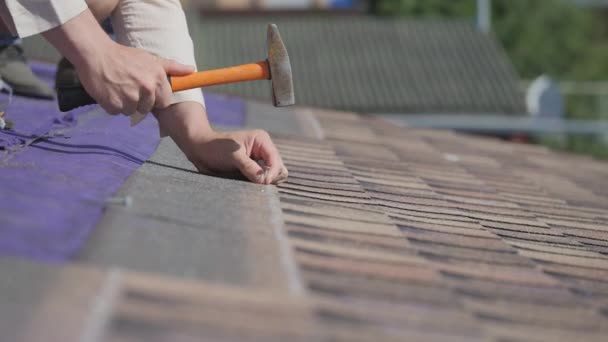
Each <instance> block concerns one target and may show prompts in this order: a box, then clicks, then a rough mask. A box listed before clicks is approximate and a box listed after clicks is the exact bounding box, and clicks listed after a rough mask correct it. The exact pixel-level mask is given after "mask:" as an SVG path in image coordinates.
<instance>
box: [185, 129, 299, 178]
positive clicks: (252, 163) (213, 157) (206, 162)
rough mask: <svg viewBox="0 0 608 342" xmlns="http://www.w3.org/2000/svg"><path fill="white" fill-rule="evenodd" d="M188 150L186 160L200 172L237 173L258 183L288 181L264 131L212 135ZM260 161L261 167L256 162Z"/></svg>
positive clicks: (284, 168)
mask: <svg viewBox="0 0 608 342" xmlns="http://www.w3.org/2000/svg"><path fill="white" fill-rule="evenodd" d="M191 147H193V148H192V149H190V151H191V152H190V153H187V155H188V159H189V160H190V161H191V162H192V163H193V164H194V166H196V168H197V169H198V170H199V171H200V172H201V173H230V172H234V171H240V172H241V173H242V174H243V175H244V176H245V177H247V179H249V180H250V181H251V182H254V183H258V184H278V183H281V182H284V181H285V180H287V173H288V172H287V168H286V167H285V165H283V160H282V159H281V156H280V155H279V152H278V151H277V148H276V146H275V145H274V143H273V142H272V140H271V139H270V135H268V133H266V132H265V131H263V130H248V131H235V132H212V133H210V134H207V135H206V136H205V138H204V139H203V140H202V141H199V142H195V143H194V145H193V146H191ZM260 160H261V161H263V166H262V165H260V164H259V163H258V162H257V161H260ZM264 166H266V170H265V168H264Z"/></svg>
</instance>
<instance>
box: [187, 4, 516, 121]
mask: <svg viewBox="0 0 608 342" xmlns="http://www.w3.org/2000/svg"><path fill="white" fill-rule="evenodd" d="M270 22H273V23H276V24H277V25H278V27H279V30H280V31H281V35H282V37H283V40H284V42H285V44H286V45H287V48H288V51H289V55H290V58H291V62H292V67H293V73H294V82H295V89H296V101H297V103H298V104H300V105H311V106H317V107H323V108H334V109H341V110H349V111H359V112H376V113H377V112H407V113H429V112H432V113H499V114H513V113H515V114H521V113H524V112H525V110H524V106H523V97H522V94H520V92H519V90H518V85H517V75H516V73H515V71H514V68H513V66H512V65H511V64H510V62H509V61H508V59H507V57H506V55H505V54H504V52H503V51H502V49H501V47H500V46H499V45H498V44H497V42H496V41H495V40H494V39H493V37H491V36H486V35H484V34H482V33H480V32H478V31H477V30H476V29H475V28H474V26H473V23H469V22H465V21H452V22H449V21H448V22H446V21H445V20H441V21H439V20H437V21H434V20H405V21H404V20H391V19H386V18H374V17H367V16H331V15H328V16H314V17H313V16H277V17H271V16H257V15H256V16H251V15H250V16H247V15H223V16H203V17H202V18H200V19H199V18H198V17H192V18H191V20H190V24H191V25H193V26H194V27H193V29H192V30H191V31H192V33H193V39H194V40H195V45H196V46H198V47H199V48H198V61H199V68H201V69H208V68H219V67H225V66H229V65H232V64H241V63H245V62H249V61H254V60H259V59H262V58H265V56H266V51H265V39H266V25H267V23H270ZM213 90H214V91H220V92H226V93H229V94H236V95H239V96H245V97H251V98H262V99H266V98H268V96H269V90H268V89H267V88H263V87H259V86H258V85H256V84H252V83H249V84H236V85H226V86H219V87H216V88H214V89H213Z"/></svg>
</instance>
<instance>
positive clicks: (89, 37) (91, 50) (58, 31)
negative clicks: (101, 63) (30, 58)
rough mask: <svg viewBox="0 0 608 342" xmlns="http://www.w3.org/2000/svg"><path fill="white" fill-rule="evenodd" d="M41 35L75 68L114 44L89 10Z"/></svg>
mask: <svg viewBox="0 0 608 342" xmlns="http://www.w3.org/2000/svg"><path fill="white" fill-rule="evenodd" d="M42 35H43V36H44V37H45V38H46V40H48V41H49V42H50V43H51V44H52V45H53V46H54V47H55V48H56V49H57V50H59V52H61V54H62V55H63V56H65V57H66V58H67V59H68V60H69V61H70V62H72V63H73V64H74V65H75V66H76V67H77V68H78V67H79V66H82V65H84V64H86V63H87V62H89V61H90V60H91V59H93V58H94V57H95V56H96V55H98V54H99V53H100V51H106V49H108V48H109V47H110V46H112V44H115V43H114V42H113V41H112V40H111V39H110V37H108V35H107V33H105V32H104V31H103V30H102V28H101V26H100V25H99V23H98V22H97V20H96V19H95V17H94V16H93V14H92V13H91V11H89V10H85V11H84V12H82V13H81V14H79V15H78V16H76V17H74V18H72V19H70V20H69V21H67V22H65V23H64V24H63V25H60V26H57V27H55V28H53V29H50V30H48V31H46V32H43V33H42Z"/></svg>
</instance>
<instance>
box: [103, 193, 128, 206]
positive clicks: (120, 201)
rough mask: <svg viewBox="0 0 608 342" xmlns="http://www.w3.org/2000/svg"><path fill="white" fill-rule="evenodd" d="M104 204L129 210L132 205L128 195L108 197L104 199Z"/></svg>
mask: <svg viewBox="0 0 608 342" xmlns="http://www.w3.org/2000/svg"><path fill="white" fill-rule="evenodd" d="M105 203H106V204H114V205H120V206H123V207H127V208H129V207H131V206H132V205H133V197H131V196H129V195H126V196H114V197H109V198H107V199H106V201H105Z"/></svg>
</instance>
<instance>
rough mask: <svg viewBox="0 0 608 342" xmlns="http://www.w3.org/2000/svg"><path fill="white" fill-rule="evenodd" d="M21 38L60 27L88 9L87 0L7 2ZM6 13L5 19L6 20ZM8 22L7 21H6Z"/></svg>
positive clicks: (13, 28)
mask: <svg viewBox="0 0 608 342" xmlns="http://www.w3.org/2000/svg"><path fill="white" fill-rule="evenodd" d="M5 3H6V8H7V9H8V12H9V13H10V16H11V18H12V21H13V24H14V27H11V28H10V29H11V30H13V33H15V34H17V35H18V36H19V37H22V38H23V37H27V36H31V35H34V34H38V33H40V32H44V31H47V30H50V29H52V28H53V27H56V26H59V25H61V24H63V23H65V22H66V21H68V20H70V19H72V18H74V17H75V16H77V15H79V14H80V13H82V12H83V11H84V10H86V9H87V8H88V6H87V3H86V2H85V0H5ZM5 16H6V13H3V17H4V18H5V19H6V17H5ZM5 22H6V20H5Z"/></svg>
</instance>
